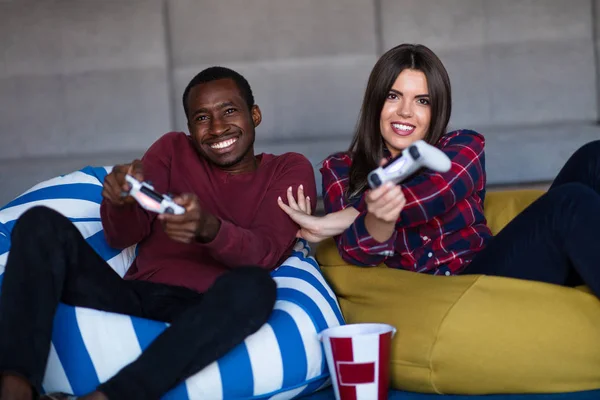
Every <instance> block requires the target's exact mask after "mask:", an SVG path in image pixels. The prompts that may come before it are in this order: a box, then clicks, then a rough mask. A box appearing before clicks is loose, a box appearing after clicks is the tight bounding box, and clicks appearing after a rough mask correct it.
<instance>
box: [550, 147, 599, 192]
mask: <svg viewBox="0 0 600 400" xmlns="http://www.w3.org/2000/svg"><path fill="white" fill-rule="evenodd" d="M565 183H581V184H583V185H585V186H589V187H590V188H592V189H594V190H595V191H596V193H600V140H596V141H593V142H590V143H587V144H585V145H583V146H582V147H580V148H579V149H578V150H577V151H576V152H575V153H573V155H572V156H571V157H570V158H569V159H568V160H567V162H566V163H565V165H564V166H563V167H562V169H561V170H560V172H559V173H558V175H557V176H556V179H554V182H553V183H552V186H551V187H550V189H551V190H552V189H555V188H557V187H559V186H561V185H564V184H565Z"/></svg>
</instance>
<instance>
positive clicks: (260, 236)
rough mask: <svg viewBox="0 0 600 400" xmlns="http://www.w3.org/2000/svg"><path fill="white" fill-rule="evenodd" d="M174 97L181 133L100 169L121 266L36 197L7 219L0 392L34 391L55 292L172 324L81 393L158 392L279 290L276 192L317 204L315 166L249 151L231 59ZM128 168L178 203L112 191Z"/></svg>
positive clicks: (235, 338) (249, 118)
mask: <svg viewBox="0 0 600 400" xmlns="http://www.w3.org/2000/svg"><path fill="white" fill-rule="evenodd" d="M183 106H184V110H185V113H186V116H187V120H188V129H189V132H190V135H189V136H188V135H186V134H184V133H182V132H171V133H168V134H166V135H164V136H163V137H161V138H160V139H158V140H157V141H156V142H155V143H154V144H153V145H152V146H151V147H150V149H148V151H147V152H146V153H145V155H144V156H143V158H142V160H141V161H138V160H136V161H134V162H132V163H131V164H127V165H119V166H115V167H114V169H113V170H112V172H111V173H110V174H109V175H108V176H107V177H106V179H105V181H104V186H103V191H102V195H103V197H104V199H103V201H102V205H101V216H102V223H103V226H104V230H105V235H106V239H107V241H108V243H109V244H110V245H111V246H114V247H117V248H125V247H128V246H131V245H133V244H135V243H139V245H138V255H137V258H136V260H135V261H134V263H133V265H132V266H131V268H130V269H129V270H128V272H127V274H126V276H125V279H121V278H120V277H119V276H118V275H117V274H116V272H114V271H113V270H112V269H111V268H110V267H109V266H108V265H107V264H106V263H105V262H104V261H103V260H102V259H101V258H100V257H99V256H98V255H97V254H96V253H95V252H94V251H93V250H92V249H91V247H89V246H88V245H87V243H86V242H85V240H84V239H83V237H82V236H81V234H80V233H79V231H77V229H76V228H75V227H74V225H73V224H71V222H70V221H69V220H68V219H66V218H65V217H64V216H62V215H60V214H58V213H57V212H55V211H53V210H50V209H49V208H45V207H35V208H32V209H30V210H28V211H27V212H25V213H24V214H23V215H22V216H21V217H20V218H19V220H18V221H17V223H16V224H15V227H14V229H13V232H12V248H11V252H10V254H9V258H8V261H7V265H6V272H5V275H4V283H3V287H2V292H1V298H0V373H1V374H2V375H1V376H2V378H1V381H0V382H1V389H0V399H1V400H7V399H27V400H29V399H31V398H32V395H33V396H34V397H35V396H36V395H37V394H36V392H37V393H39V390H40V385H41V381H42V378H43V374H44V370H45V366H46V361H47V357H48V353H49V346H50V340H51V333H52V321H53V318H54V312H55V310H56V307H57V304H58V302H59V301H62V302H64V303H67V304H71V305H75V306H83V307H90V308H95V309H99V310H105V311H110V312H117V313H122V314H129V315H135V316H140V317H145V318H150V319H155V320H161V321H167V322H170V323H171V325H170V327H169V328H167V329H166V330H165V331H164V332H163V333H162V334H161V335H160V336H159V337H158V338H157V339H156V340H155V341H154V342H153V343H152V344H151V345H150V346H149V347H148V348H147V349H146V351H145V352H144V353H143V354H142V355H141V356H140V357H139V358H138V359H137V360H135V361H134V362H133V363H131V364H129V365H127V366H125V367H124V368H123V369H122V370H121V371H120V372H119V373H118V374H117V375H115V376H114V377H112V378H111V379H109V380H108V381H107V382H105V383H103V384H101V385H100V386H99V387H98V388H97V391H95V392H93V393H90V394H88V395H86V396H83V397H82V399H106V398H108V399H111V400H113V399H154V398H159V397H160V396H161V395H162V394H164V393H165V392H167V391H168V390H169V389H171V388H172V387H174V386H175V385H176V384H177V383H178V382H180V381H181V380H183V379H185V378H186V377H189V376H190V375H193V374H194V373H196V372H197V371H199V370H201V369H202V368H204V367H205V366H207V365H208V364H210V363H211V362H213V361H215V360H216V359H218V358H219V357H221V356H223V355H224V354H225V353H227V352H228V351H229V350H231V349H232V348H233V347H234V346H235V345H237V344H239V343H241V342H242V341H243V340H244V339H245V338H246V337H247V336H248V335H250V334H252V333H253V332H255V331H256V330H258V328H260V327H261V326H262V325H263V324H264V323H265V322H266V321H267V320H268V317H269V315H270V313H271V311H272V308H273V305H274V302H275V296H276V285H275V283H274V281H273V280H272V279H271V277H270V274H269V270H271V269H273V268H275V267H276V266H277V265H279V264H280V262H281V261H283V260H284V259H285V258H286V257H287V256H288V255H289V253H290V251H291V248H292V246H293V244H294V241H295V235H296V232H297V230H298V227H297V226H296V225H295V224H294V223H293V222H292V221H291V220H290V219H289V218H288V217H287V215H286V214H285V213H283V212H282V211H281V210H280V209H279V207H278V206H277V198H278V197H280V196H281V197H283V196H284V195H286V193H287V192H286V191H287V190H288V187H290V186H292V185H297V184H298V183H300V184H302V185H303V189H304V191H305V193H307V194H308V195H309V196H310V198H311V199H313V201H312V202H313V208H314V199H315V198H316V196H315V193H316V189H315V182H314V174H313V170H312V167H311V165H310V163H309V162H308V160H306V158H304V157H303V156H301V155H299V154H294V153H287V154H284V155H282V156H273V155H270V154H260V155H255V154H254V137H255V128H256V127H257V126H258V125H259V124H260V122H261V118H262V117H261V112H260V109H259V107H258V106H257V105H255V104H254V98H253V95H252V90H251V88H250V86H249V84H248V82H247V81H246V80H245V79H244V78H243V77H242V76H241V75H239V74H238V73H236V72H235V71H232V70H229V69H226V68H221V67H212V68H208V69H206V70H204V71H202V72H200V73H199V74H198V75H197V76H196V77H194V78H193V79H192V81H191V82H190V83H189V84H188V86H187V88H186V89H185V92H184V95H183ZM127 173H129V174H131V175H133V176H134V177H136V178H137V179H138V180H143V179H147V180H150V181H152V183H153V186H154V187H155V189H156V190H157V191H159V192H162V193H173V194H175V195H178V196H177V197H175V202H177V203H178V204H180V205H181V206H183V207H184V208H185V213H184V214H182V215H173V214H161V215H157V214H154V213H150V212H147V211H145V210H143V209H142V208H141V207H139V206H138V205H137V203H136V202H135V200H134V199H132V198H131V197H122V192H123V191H127V190H128V184H127V183H126V182H125V175H126V174H127Z"/></svg>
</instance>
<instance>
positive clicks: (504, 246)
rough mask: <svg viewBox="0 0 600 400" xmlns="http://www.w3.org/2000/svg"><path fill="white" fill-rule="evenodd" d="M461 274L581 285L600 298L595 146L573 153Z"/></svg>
mask: <svg viewBox="0 0 600 400" xmlns="http://www.w3.org/2000/svg"><path fill="white" fill-rule="evenodd" d="M465 273H467V274H486V275H496V276H505V277H511V278H519V279H528V280H534V281H541V282H547V283H554V284H557V285H565V286H576V285H580V284H584V283H585V284H587V285H588V286H589V287H590V289H591V290H592V291H593V292H594V293H595V294H596V296H599V297H600V141H594V142H591V143H588V144H586V145H585V146H583V147H581V148H580V149H579V150H577V151H576V152H575V153H574V154H573V155H572V156H571V158H570V159H569V160H568V161H567V163H566V164H565V166H564V167H563V168H562V170H561V171H560V173H559V174H558V176H557V177H556V179H555V180H554V182H553V184H552V186H551V188H550V189H549V190H548V192H547V193H545V194H544V195H543V196H542V197H541V198H539V199H538V200H536V201H535V202H534V203H533V204H531V205H530V206H529V207H528V208H526V209H525V210H523V212H522V213H521V214H519V215H518V216H517V217H516V218H515V219H513V220H512V221H511V222H510V223H509V224H508V225H507V226H506V227H505V228H504V229H503V230H502V231H501V232H499V233H498V235H497V236H496V237H494V238H493V239H492V240H491V241H490V243H489V245H488V246H487V247H486V248H485V249H484V250H482V251H481V252H480V253H479V254H477V255H476V256H475V259H474V260H473V261H472V262H471V264H470V265H469V266H468V267H467V269H466V271H465Z"/></svg>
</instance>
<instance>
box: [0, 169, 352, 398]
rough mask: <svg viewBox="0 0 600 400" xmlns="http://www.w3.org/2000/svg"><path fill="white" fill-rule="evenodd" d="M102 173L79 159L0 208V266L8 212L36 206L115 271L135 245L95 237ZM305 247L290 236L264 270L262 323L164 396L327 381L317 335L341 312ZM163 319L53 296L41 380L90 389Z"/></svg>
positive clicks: (6, 245) (293, 389)
mask: <svg viewBox="0 0 600 400" xmlns="http://www.w3.org/2000/svg"><path fill="white" fill-rule="evenodd" d="M108 172H110V167H108V168H104V167H86V168H84V169H82V170H81V171H77V172H74V173H71V174H68V175H65V176H61V177H58V178H54V179H51V180H48V181H46V182H42V183H40V184H39V185H36V186H34V187H33V188H31V189H30V190H28V191H27V192H25V193H24V194H22V195H21V196H19V197H18V198H17V199H15V200H13V201H12V202H10V203H9V204H8V205H6V206H5V207H4V208H2V209H0V273H3V272H4V266H5V265H6V259H7V255H8V251H9V249H10V232H11V230H12V227H13V226H14V223H15V221H16V219H17V218H18V217H19V215H21V214H22V213H23V212H24V211H25V210H27V209H28V208H30V207H32V206H35V205H45V206H48V207H51V208H53V209H55V210H57V211H59V212H61V213H62V214H64V215H66V216H67V217H68V218H70V219H71V221H73V222H74V223H75V225H76V226H77V227H78V228H79V230H80V231H81V232H82V234H83V236H84V237H85V238H86V240H87V241H88V243H89V244H90V245H91V246H92V247H93V248H94V249H95V250H96V251H97V252H98V253H99V254H100V255H101V256H102V257H103V258H104V259H105V260H106V261H107V262H108V263H109V264H110V266H111V267H112V268H113V269H114V270H115V271H117V272H118V273H119V274H120V275H121V276H123V275H124V274H125V272H126V271H127V268H128V267H129V266H130V265H131V262H132V260H133V258H134V257H135V248H134V247H131V248H128V249H125V250H123V251H119V250H115V249H112V248H110V247H109V246H108V245H107V244H106V242H105V241H104V235H103V232H102V224H101V222H100V207H99V204H100V202H101V187H102V182H103V181H104V177H105V176H106V174H107V173H108ZM308 253H309V248H308V245H307V244H306V243H305V242H304V241H299V242H298V244H297V245H296V247H295V251H294V253H293V255H292V256H291V257H290V258H288V259H287V260H286V261H285V262H284V263H283V264H282V265H281V266H280V267H279V268H277V269H276V270H274V271H273V273H272V275H273V277H274V279H275V281H276V282H277V287H278V288H277V302H276V304H275V310H274V312H273V314H272V315H271V318H270V319H269V321H268V323H267V324H265V325H264V326H263V327H262V328H261V329H260V330H259V331H258V332H256V333H255V334H254V335H252V336H250V337H248V338H247V339H246V340H245V342H244V343H243V344H241V345H239V346H238V347H236V348H235V349H233V350H232V351H231V352H230V353H228V354H227V355H226V356H225V357H223V358H221V359H220V360H218V361H217V362H215V363H213V364H211V365H209V366H208V367H207V368H205V369H204V370H202V371H200V372H199V373H197V374H196V375H194V376H192V377H190V378H188V379H187V380H186V381H185V382H183V383H182V384H180V385H179V386H178V387H176V388H174V389H173V390H171V391H170V392H169V393H168V394H167V395H166V396H165V397H164V398H165V399H203V400H206V399H292V398H295V397H299V396H303V395H306V394H309V393H312V392H314V391H316V390H319V389H320V388H322V387H325V386H327V385H329V373H328V370H327V366H326V361H325V357H324V354H323V351H322V347H321V344H320V343H319V341H318V340H317V337H316V334H317V333H318V332H320V331H321V330H323V329H325V328H327V327H331V326H337V325H339V324H342V323H343V318H342V314H341V311H340V308H339V305H338V303H337V300H336V298H335V295H334V294H333V292H332V290H331V289H330V288H329V287H328V286H327V284H326V282H325V280H324V279H323V277H322V275H321V272H320V270H319V267H318V265H317V263H316V261H315V259H314V258H312V257H309V256H308ZM1 278H2V276H1V275H0V280H1ZM166 327H167V324H166V323H160V322H156V321H151V320H146V319H142V318H137V317H129V316H126V315H120V314H115V313H108V312H103V311H97V310H92V309H87V308H82V307H72V306H68V305H65V304H60V305H59V308H58V311H57V314H56V317H55V320H54V332H53V337H52V346H51V350H50V355H49V358H48V365H47V369H46V375H45V377H44V382H43V389H44V390H45V391H46V392H51V391H61V392H67V393H73V394H76V395H81V394H84V393H87V392H89V391H91V390H93V389H94V388H95V387H96V386H97V385H98V384H99V383H101V382H104V381H106V380H107V379H109V378H110V377H111V376H113V375H114V374H115V373H117V372H118V371H119V370H120V369H121V368H122V367H123V366H124V365H126V364H128V363H130V362H131V361H133V360H134V359H136V358H137V357H138V356H139V355H140V353H141V351H142V350H143V349H145V348H146V347H147V346H148V344H149V343H150V342H152V340H153V339H154V338H156V336H158V335H159V334H160V333H161V332H162V331H163V330H164V329H165V328H166Z"/></svg>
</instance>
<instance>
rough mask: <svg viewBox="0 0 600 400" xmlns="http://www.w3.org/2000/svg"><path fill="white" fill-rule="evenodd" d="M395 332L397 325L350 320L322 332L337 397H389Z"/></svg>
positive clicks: (367, 399) (374, 399) (338, 399)
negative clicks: (391, 349) (391, 353)
mask: <svg viewBox="0 0 600 400" xmlns="http://www.w3.org/2000/svg"><path fill="white" fill-rule="evenodd" d="M395 333H396V328H394V327H393V326H391V325H387V324H349V325H342V326H336V327H334V328H329V329H325V330H324V331H322V332H321V333H320V334H319V340H320V341H321V342H323V347H324V349H325V355H326V357H327V365H328V366H329V372H330V374H331V380H332V383H333V390H334V392H335V398H336V400H386V399H387V398H388V390H389V386H390V348H391V344H392V337H393V336H394V334H395Z"/></svg>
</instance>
